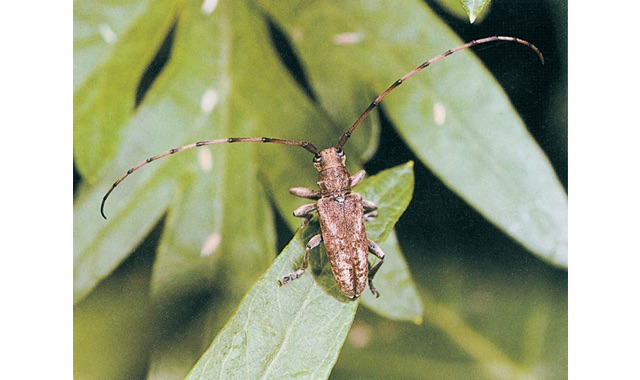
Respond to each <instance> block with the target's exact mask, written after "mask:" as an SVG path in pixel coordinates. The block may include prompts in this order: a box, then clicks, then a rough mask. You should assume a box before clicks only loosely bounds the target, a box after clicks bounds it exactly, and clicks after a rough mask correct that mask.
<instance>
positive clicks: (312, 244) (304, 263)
mask: <svg viewBox="0 0 640 380" xmlns="http://www.w3.org/2000/svg"><path fill="white" fill-rule="evenodd" d="M321 242H322V235H321V234H317V235H314V236H313V237H312V238H311V239H309V242H308V243H307V247H306V248H305V250H304V259H303V260H302V265H301V266H300V269H298V270H297V271H295V272H292V273H289V274H288V275H286V276H284V277H282V278H281V279H280V280H278V284H280V285H284V284H286V283H287V282H290V281H293V280H295V279H296V278H298V277H300V276H302V274H303V273H304V271H305V269H307V267H308V266H309V251H311V250H312V249H314V248H315V247H317V246H319V245H320V243H321Z"/></svg>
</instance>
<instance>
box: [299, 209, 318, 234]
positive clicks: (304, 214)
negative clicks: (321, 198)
mask: <svg viewBox="0 0 640 380" xmlns="http://www.w3.org/2000/svg"><path fill="white" fill-rule="evenodd" d="M317 208H318V206H317V205H316V204H315V203H309V204H306V205H302V206H300V207H298V208H297V209H295V210H293V216H296V217H298V218H304V221H303V222H302V224H300V227H298V229H300V230H301V229H303V228H304V227H305V226H306V225H307V224H309V222H310V221H311V218H312V217H313V215H311V212H312V211H313V210H315V209H317Z"/></svg>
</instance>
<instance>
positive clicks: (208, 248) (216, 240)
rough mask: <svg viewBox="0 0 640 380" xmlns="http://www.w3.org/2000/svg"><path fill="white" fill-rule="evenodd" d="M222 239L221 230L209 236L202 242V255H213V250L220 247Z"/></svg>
mask: <svg viewBox="0 0 640 380" xmlns="http://www.w3.org/2000/svg"><path fill="white" fill-rule="evenodd" d="M221 241H222V236H220V233H219V232H214V233H212V234H211V235H209V236H208V237H207V240H205V241H204V243H203V244H202V248H201V249H200V256H201V257H207V256H211V254H213V252H215V251H216V249H218V247H219V246H220V242H221Z"/></svg>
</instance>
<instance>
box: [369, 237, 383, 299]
mask: <svg viewBox="0 0 640 380" xmlns="http://www.w3.org/2000/svg"><path fill="white" fill-rule="evenodd" d="M369 252H370V253H372V254H373V255H374V256H375V257H377V258H379V259H380V261H379V262H378V263H377V264H376V265H375V266H374V267H373V268H371V270H369V276H368V279H369V289H371V293H373V295H374V296H376V298H378V297H380V292H378V290H376V287H375V286H373V277H374V276H375V275H376V273H377V272H378V269H380V267H381V266H382V264H383V263H384V252H382V248H380V247H379V246H378V244H376V243H374V242H373V241H371V240H369Z"/></svg>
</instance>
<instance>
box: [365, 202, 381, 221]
mask: <svg viewBox="0 0 640 380" xmlns="http://www.w3.org/2000/svg"><path fill="white" fill-rule="evenodd" d="M362 207H363V208H364V220H365V221H367V222H370V221H371V220H372V219H373V218H376V217H378V211H377V210H378V205H377V204H375V203H374V202H371V201H367V200H365V199H363V200H362Z"/></svg>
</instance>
